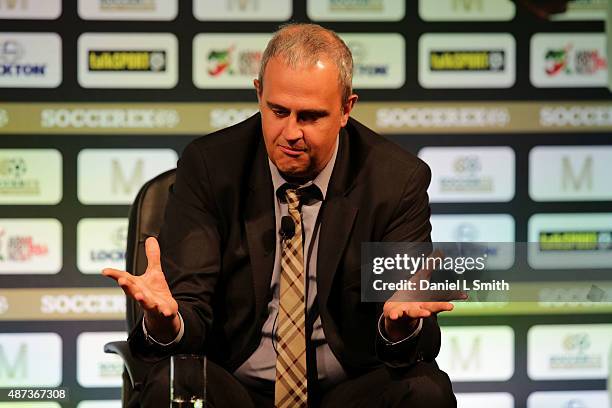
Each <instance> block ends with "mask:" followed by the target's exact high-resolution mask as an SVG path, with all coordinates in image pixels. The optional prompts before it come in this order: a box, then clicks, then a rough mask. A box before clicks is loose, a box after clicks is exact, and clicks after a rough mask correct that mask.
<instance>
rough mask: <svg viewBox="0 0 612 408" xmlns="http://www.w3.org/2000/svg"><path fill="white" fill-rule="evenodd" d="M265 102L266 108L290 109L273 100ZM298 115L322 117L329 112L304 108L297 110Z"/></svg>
mask: <svg viewBox="0 0 612 408" xmlns="http://www.w3.org/2000/svg"><path fill="white" fill-rule="evenodd" d="M266 104H267V105H268V108H270V109H278V110H284V111H289V110H290V109H288V108H286V107H284V106H282V105H279V104H277V103H274V102H266ZM297 114H298V116H300V115H307V116H311V117H317V118H322V117H324V116H328V115H329V112H328V111H326V110H325V109H304V110H300V111H298V113H297Z"/></svg>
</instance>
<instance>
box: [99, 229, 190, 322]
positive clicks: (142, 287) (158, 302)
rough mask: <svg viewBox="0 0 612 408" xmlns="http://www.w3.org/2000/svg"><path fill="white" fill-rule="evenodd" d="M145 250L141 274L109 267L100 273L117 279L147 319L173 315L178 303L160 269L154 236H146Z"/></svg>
mask: <svg viewBox="0 0 612 408" xmlns="http://www.w3.org/2000/svg"><path fill="white" fill-rule="evenodd" d="M145 252H146V255H147V262H148V264H147V269H146V271H145V273H144V274H143V275H140V276H134V275H132V274H130V273H128V272H125V271H120V270H117V269H111V268H106V269H104V270H102V274H103V275H104V276H108V277H110V278H113V279H114V280H115V281H117V283H118V284H119V286H121V289H123V291H124V292H125V294H126V295H127V296H129V297H131V298H132V299H134V300H136V301H137V302H138V303H139V304H140V305H141V306H142V308H143V309H144V311H145V315H147V321H148V320H150V319H151V318H153V319H155V317H162V316H163V318H172V317H175V316H176V314H177V312H178V304H177V303H176V300H174V298H173V297H172V293H171V292H170V288H169V287H168V283H167V282H166V278H165V276H164V273H163V271H162V268H161V261H160V249H159V244H158V243H157V240H156V239H155V238H153V237H149V238H147V240H146V241H145Z"/></svg>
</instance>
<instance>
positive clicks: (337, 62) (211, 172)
mask: <svg viewBox="0 0 612 408" xmlns="http://www.w3.org/2000/svg"><path fill="white" fill-rule="evenodd" d="M351 80H352V57H351V54H350V51H349V49H348V48H347V47H346V45H345V44H344V42H342V40H341V39H340V38H339V37H338V36H337V35H336V34H335V33H333V32H331V31H329V30H326V29H324V28H322V27H320V26H317V25H311V24H295V25H289V26H286V27H284V28H282V29H281V30H279V31H278V32H277V33H276V34H275V36H274V38H273V39H272V40H271V41H270V43H269V44H268V46H267V48H266V50H265V52H264V55H263V58H262V64H261V72H260V75H259V78H258V79H257V80H255V88H256V91H257V97H258V101H259V108H260V113H259V114H257V115H255V116H253V117H251V118H249V119H247V120H246V121H244V122H241V123H239V124H237V125H235V126H232V127H230V128H227V129H223V130H221V131H218V132H216V133H213V134H211V135H208V136H205V137H202V138H199V139H197V140H195V141H194V142H192V143H191V144H190V145H189V146H187V148H186V149H185V151H184V152H183V154H182V156H181V159H180V161H179V164H178V168H177V174H176V182H175V184H174V187H173V189H172V192H171V194H170V197H169V201H168V206H167V209H166V215H165V222H164V226H163V227H162V231H161V233H160V237H159V245H158V242H157V241H156V239H155V238H149V239H148V240H147V242H146V252H147V258H148V260H149V266H148V268H147V271H146V273H145V274H144V275H142V276H132V275H130V274H129V273H127V272H123V271H117V270H112V269H105V270H104V271H103V273H104V274H105V275H106V276H109V277H111V278H113V279H115V280H117V282H118V283H119V285H120V286H121V287H122V289H123V290H124V291H125V293H126V294H127V295H128V296H131V297H132V298H133V299H135V300H136V301H138V302H139V303H140V305H141V306H142V308H143V310H144V319H143V321H142V323H141V324H140V325H138V326H137V328H136V329H135V330H134V331H133V332H132V333H131V334H130V338H129V342H130V347H131V349H132V352H133V353H135V354H136V355H138V356H140V357H141V358H144V359H148V360H150V361H159V363H158V364H157V365H156V367H155V368H154V369H152V370H151V372H150V373H149V375H148V376H147V381H146V384H145V386H144V389H143V390H142V397H141V403H142V405H143V406H145V407H152V406H157V405H159V406H167V404H168V399H169V398H168V378H167V377H168V362H167V360H168V359H167V358H166V357H167V356H169V355H171V354H176V353H195V352H205V353H206V355H207V357H208V361H209V364H208V396H209V399H210V401H211V402H212V403H213V404H214V406H215V407H220V406H223V407H228V406H236V407H248V406H255V407H260V406H261V407H271V406H274V405H276V406H288V407H289V406H295V407H305V406H306V403H307V404H308V406H325V407H336V406H342V405H344V406H346V407H357V406H364V407H365V406H367V407H370V406H381V407H391V406H392V407H415V408H416V407H424V406H427V407H428V408H434V407H454V406H456V401H455V397H454V395H453V393H452V387H451V384H450V381H449V379H448V376H446V374H445V373H443V372H442V371H440V370H439V369H438V367H437V365H436V363H435V361H434V358H435V357H436V355H437V353H438V351H439V348H440V329H439V327H438V324H437V320H436V313H438V312H441V311H447V310H451V309H452V304H450V303H448V302H391V301H388V302H387V303H385V304H384V305H382V304H376V303H368V302H362V301H361V290H360V287H361V275H360V273H361V272H360V262H361V258H360V254H361V244H362V242H369V241H389V242H398V241H409V242H429V241H430V230H431V226H430V223H429V215H430V211H429V204H428V198H427V186H428V185H429V181H430V171H429V168H428V167H427V165H426V164H425V163H423V162H422V161H421V160H419V159H418V158H416V157H415V156H413V155H412V154H410V153H408V152H405V151H403V150H402V149H400V148H399V147H397V146H395V145H394V144H392V143H391V142H389V141H386V140H385V139H384V138H382V137H380V136H378V135H376V134H375V133H374V132H373V131H371V130H369V129H368V128H366V127H365V126H363V125H361V124H360V123H358V122H357V121H355V120H353V119H350V118H349V114H350V112H351V110H352V108H353V106H354V104H355V102H356V101H357V95H355V94H353V93H352V87H351ZM294 197H297V201H295V200H294ZM287 214H289V215H290V216H291V217H289V216H288V215H287ZM283 217H284V218H287V217H289V220H290V224H291V225H292V227H291V228H290V229H296V228H297V229H296V231H301V234H299V232H298V236H297V237H296V236H295V235H293V234H290V235H289V238H287V235H285V237H282V236H280V234H279V229H283V228H284V227H285V226H286V225H285V221H287V220H286V219H285V220H283ZM281 224H282V225H281ZM288 239H292V240H293V239H298V241H297V242H299V244H298V246H299V248H298V249H299V253H300V258H299V259H300V262H299V263H300V266H299V268H297V270H298V272H296V273H297V275H296V276H298V277H299V279H298V283H300V282H301V284H302V285H301V286H302V289H300V295H299V296H297V298H298V299H301V301H303V304H302V306H303V309H302V311H301V312H300V309H301V307H297V310H298V313H297V315H296V320H298V321H300V322H301V323H299V324H298V323H294V324H293V326H291V329H290V330H292V333H293V332H296V333H297V332H299V333H301V336H302V337H301V338H302V339H303V342H302V343H306V344H305V345H304V344H303V346H304V347H303V348H304V352H303V353H302V352H300V358H303V359H304V360H303V361H305V362H306V363H305V364H304V365H305V366H306V367H302V368H304V370H303V376H301V377H300V375H297V376H296V375H295V372H294V373H293V374H294V375H293V378H292V380H291V381H293V382H292V384H296V385H297V386H296V387H295V388H296V390H297V389H299V390H297V391H295V392H294V390H292V389H289V390H288V391H289V393H290V394H294V395H293V396H292V398H294V399H293V400H291V401H289V402H287V400H285V402H283V403H281V402H279V395H278V393H279V387H278V385H277V386H276V395H275V383H276V384H279V381H280V380H279V377H277V374H278V373H279V372H280V371H279V369H278V368H277V367H279V365H278V364H279V361H280V359H281V357H280V353H284V352H285V351H284V344H286V341H287V339H286V338H284V337H283V336H284V335H281V334H279V330H278V326H279V325H282V324H286V321H285V320H282V319H283V318H285V317H283V315H282V313H280V312H279V310H281V311H284V309H285V306H283V304H284V303H283V302H286V298H285V299H283V296H287V295H286V293H285V290H284V289H286V287H287V286H283V285H287V284H286V283H283V282H286V280H283V279H287V278H286V276H287V275H286V274H287V273H288V272H287V266H286V265H287V262H288V261H287V258H285V257H286V252H285V251H286V249H287V247H288V245H289V244H288V242H289V241H287V240H288ZM160 247H161V251H160ZM292 259H293V258H292ZM296 259H297V258H296ZM290 262H293V261H290ZM302 292H303V293H302ZM279 316H281V317H279ZM287 327H289V326H287ZM280 331H281V332H282V330H280ZM298 338H299V337H298ZM283 342H285V343H283ZM298 343H299V342H298ZM279 345H283V346H282V347H281V346H279ZM279 350H280V351H279ZM295 364H296V365H298V366H299V364H297V363H295ZM298 368H299V367H298ZM284 380H285V379H284V378H282V381H284ZM289 388H291V387H289ZM300 394H303V395H300ZM306 395H307V402H306ZM275 400H276V402H275Z"/></svg>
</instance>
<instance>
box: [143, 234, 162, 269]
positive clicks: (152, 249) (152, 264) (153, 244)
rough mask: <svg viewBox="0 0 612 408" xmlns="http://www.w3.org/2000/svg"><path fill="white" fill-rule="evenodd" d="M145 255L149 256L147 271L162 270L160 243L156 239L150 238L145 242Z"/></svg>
mask: <svg viewBox="0 0 612 408" xmlns="http://www.w3.org/2000/svg"><path fill="white" fill-rule="evenodd" d="M145 253H146V255H147V262H148V263H147V269H152V268H155V269H159V270H161V260H160V254H161V251H160V249H159V243H158V242H157V239H155V238H154V237H149V238H147V240H146V241H145Z"/></svg>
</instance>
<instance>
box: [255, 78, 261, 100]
mask: <svg viewBox="0 0 612 408" xmlns="http://www.w3.org/2000/svg"><path fill="white" fill-rule="evenodd" d="M253 85H254V86H255V92H257V102H260V103H261V91H262V89H261V84H260V83H259V79H254V80H253Z"/></svg>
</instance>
